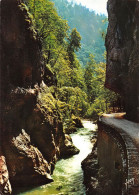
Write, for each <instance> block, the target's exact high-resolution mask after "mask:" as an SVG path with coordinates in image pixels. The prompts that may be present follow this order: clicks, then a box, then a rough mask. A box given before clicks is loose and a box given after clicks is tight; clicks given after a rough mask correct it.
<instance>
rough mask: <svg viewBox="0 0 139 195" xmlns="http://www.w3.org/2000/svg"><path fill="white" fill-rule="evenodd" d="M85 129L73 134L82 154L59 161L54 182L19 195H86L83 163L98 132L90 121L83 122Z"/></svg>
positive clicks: (73, 138)
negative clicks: (92, 139)
mask: <svg viewBox="0 0 139 195" xmlns="http://www.w3.org/2000/svg"><path fill="white" fill-rule="evenodd" d="M83 125H84V128H80V129H78V131H77V132H76V133H74V134H71V137H72V140H73V143H74V145H75V146H76V147H77V148H79V149H80V153H79V154H77V155H74V156H72V157H70V158H68V159H62V160H59V161H58V162H57V164H56V166H55V170H54V173H53V176H52V177H53V179H54V182H52V183H50V184H47V185H43V186H40V187H37V188H35V189H33V190H30V191H28V192H25V193H20V194H19V195H49V194H50V195H84V194H85V187H84V185H83V171H82V168H81V162H82V160H84V159H85V158H86V156H87V155H88V154H89V153H90V152H91V150H92V147H93V144H92V143H91V141H90V140H91V138H92V137H93V134H94V132H95V131H96V125H94V124H93V123H92V122H90V121H83Z"/></svg>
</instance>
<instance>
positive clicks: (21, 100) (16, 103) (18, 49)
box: [0, 0, 79, 194]
mask: <svg viewBox="0 0 139 195" xmlns="http://www.w3.org/2000/svg"><path fill="white" fill-rule="evenodd" d="M0 6H1V23H0V25H1V40H0V41H1V48H0V50H1V51H0V52H1V65H0V70H1V81H0V101H1V104H0V112H1V113H0V114H1V118H0V120H1V122H0V125H1V126H0V194H11V193H12V192H14V191H15V190H16V189H18V188H21V187H22V188H23V189H24V188H25V187H31V186H37V185H41V184H44V183H45V184H46V183H49V182H51V181H52V178H51V174H52V173H53V170H54V167H55V163H56V161H57V159H59V158H60V157H62V156H64V155H65V153H66V155H67V156H68V155H73V154H76V153H78V152H79V150H78V149H77V148H76V147H75V146H74V145H73V144H72V140H71V139H70V137H69V136H68V135H65V134H64V132H63V124H62V122H61V119H60V114H59V113H58V111H57V109H56V107H55V105H56V99H55V97H54V96H53V95H52V94H51V92H50V91H49V89H48V86H51V85H52V84H55V83H56V79H55V77H54V75H53V73H52V72H51V71H50V70H49V69H48V68H46V66H45V65H44V63H43V58H42V53H41V43H40V41H39V39H38V37H37V32H36V31H35V30H34V29H33V27H32V20H31V17H30V15H29V13H28V12H27V10H26V8H25V7H24V6H23V5H22V3H21V2H20V1H17V0H2V1H1V2H0ZM50 102H51V103H50Z"/></svg>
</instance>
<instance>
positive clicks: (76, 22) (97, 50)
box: [51, 0, 108, 66]
mask: <svg viewBox="0 0 139 195" xmlns="http://www.w3.org/2000/svg"><path fill="white" fill-rule="evenodd" d="M51 1H52V2H54V3H55V7H56V8H57V11H58V14H59V15H60V16H61V17H62V18H64V19H66V20H67V21H68V24H69V26H70V28H71V29H73V28H76V29H77V30H78V32H79V33H80V34H81V37H82V40H81V44H82V47H81V50H79V51H78V52H77V56H78V58H79V60H80V62H81V64H82V66H85V65H86V63H87V62H88V58H89V55H90V54H91V53H93V54H94V56H95V60H96V62H97V63H98V62H101V61H104V58H103V56H102V55H103V53H104V51H105V46H104V39H103V38H102V36H101V35H102V32H104V36H105V32H106V29H107V24H108V22H107V17H106V16H105V15H98V14H96V13H95V12H94V11H90V10H89V9H87V8H86V7H84V6H82V5H81V4H79V5H78V4H76V3H75V2H74V1H72V2H71V3H70V2H69V1H68V0H51Z"/></svg>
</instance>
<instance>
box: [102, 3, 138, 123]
mask: <svg viewBox="0 0 139 195" xmlns="http://www.w3.org/2000/svg"><path fill="white" fill-rule="evenodd" d="M107 8H108V20H109V25H108V31H107V36H106V49H107V73H106V83H105V85H106V87H107V88H109V89H111V90H113V91H115V92H118V93H120V94H121V95H122V96H123V97H124V100H125V110H126V112H127V118H128V119H129V120H133V121H138V122H139V1H138V0H109V1H108V3H107Z"/></svg>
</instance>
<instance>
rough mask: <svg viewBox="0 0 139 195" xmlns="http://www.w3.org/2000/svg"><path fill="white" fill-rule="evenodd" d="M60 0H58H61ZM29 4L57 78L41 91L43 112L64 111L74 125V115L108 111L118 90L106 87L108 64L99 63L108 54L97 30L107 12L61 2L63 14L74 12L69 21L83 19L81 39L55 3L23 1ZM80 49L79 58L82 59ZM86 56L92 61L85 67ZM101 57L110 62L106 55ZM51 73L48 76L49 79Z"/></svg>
mask: <svg viewBox="0 0 139 195" xmlns="http://www.w3.org/2000/svg"><path fill="white" fill-rule="evenodd" d="M55 2H57V3H58V1H57V0H55ZM24 3H25V4H26V5H24V4H23V5H22V8H21V9H24V10H26V12H30V13H28V15H29V17H27V18H26V20H29V22H30V26H31V28H33V29H34V30H35V32H36V31H37V35H36V37H38V38H39V39H40V41H41V43H42V54H43V61H44V64H45V65H46V67H47V71H48V72H52V73H53V74H52V75H55V77H56V80H57V85H56V86H51V87H49V88H48V87H44V88H43V89H42V91H41V93H40V94H39V98H38V101H39V102H40V105H41V110H42V112H44V113H48V115H49V116H51V117H52V115H54V116H55V117H56V116H61V119H62V120H63V122H65V121H70V122H69V124H72V122H71V120H72V119H71V118H72V116H73V115H75V116H81V117H88V118H89V117H91V118H95V119H96V118H97V117H98V115H99V114H101V113H102V112H109V111H110V110H109V107H110V106H111V104H112V103H113V102H114V101H115V100H116V98H117V95H115V94H114V93H112V92H110V91H109V90H107V89H105V88H104V82H105V69H106V67H105V63H104V62H98V61H101V59H102V57H100V54H101V53H102V51H103V53H104V48H103V47H102V43H103V41H102V39H101V36H100V34H98V29H99V32H100V31H101V29H102V28H103V27H104V26H103V25H102V24H101V23H102V20H105V19H106V17H105V16H99V15H96V14H95V13H94V12H90V11H89V10H88V9H86V8H84V7H82V6H81V5H80V6H78V5H76V4H75V5H74V6H73V5H72V4H69V3H68V2H67V1H66V0H60V1H59V6H60V9H62V8H63V14H64V15H65V14H66V17H67V16H68V17H69V16H71V15H72V17H71V18H69V23H70V24H73V19H75V17H77V18H76V19H75V23H74V24H77V19H78V25H77V29H79V30H80V31H81V34H82V37H83V39H82V41H81V36H80V33H79V32H78V31H77V29H76V28H73V29H72V30H70V31H68V30H69V26H68V25H67V22H66V21H65V20H63V19H62V18H61V17H60V16H58V14H57V12H56V9H55V8H54V4H53V3H52V2H50V1H49V0H28V1H27V0H24ZM65 7H67V8H68V9H65ZM64 9H65V10H66V12H65V10H64ZM79 19H80V20H79ZM86 21H87V22H86ZM84 25H85V26H86V27H85V28H84ZM71 26H72V25H71ZM80 26H82V28H80ZM89 26H91V28H89ZM90 35H91V36H90ZM98 35H99V36H98ZM90 37H92V38H93V39H91V38H90ZM81 43H82V47H81ZM80 48H82V51H81V53H80V50H79V49H80ZM92 48H94V49H93V51H94V52H93V54H95V55H96V54H97V55H98V56H97V55H96V56H95V57H94V55H89V53H90V52H91V53H92ZM77 52H79V53H78V55H80V60H79V59H78V58H77ZM89 56H90V57H89ZM96 59H97V61H96ZM98 59H99V60H98ZM81 61H82V63H83V64H84V65H85V62H87V63H86V65H85V68H83V67H82V66H81V63H80V62H81ZM102 61H105V60H104V58H103V59H102ZM50 75H51V74H48V75H46V78H47V77H50ZM47 80H51V79H49V78H47Z"/></svg>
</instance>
